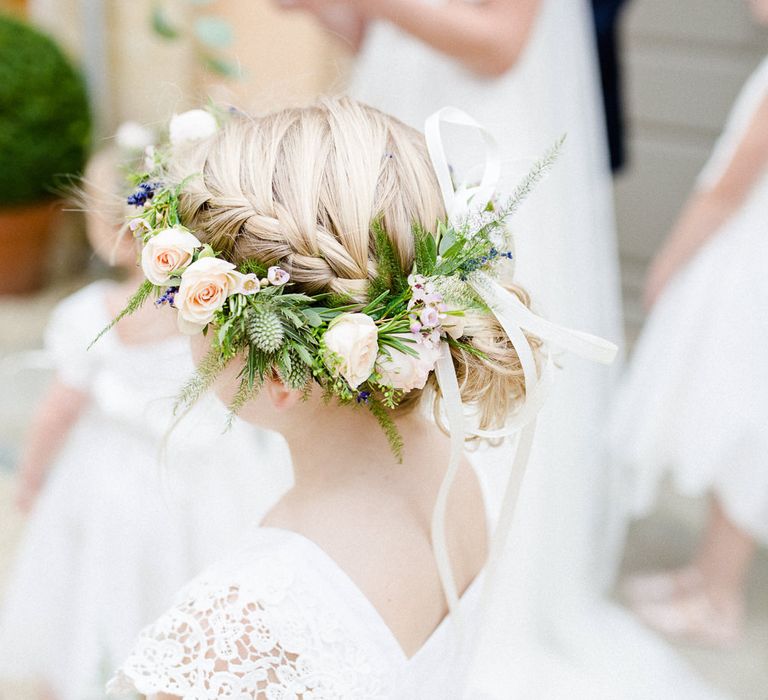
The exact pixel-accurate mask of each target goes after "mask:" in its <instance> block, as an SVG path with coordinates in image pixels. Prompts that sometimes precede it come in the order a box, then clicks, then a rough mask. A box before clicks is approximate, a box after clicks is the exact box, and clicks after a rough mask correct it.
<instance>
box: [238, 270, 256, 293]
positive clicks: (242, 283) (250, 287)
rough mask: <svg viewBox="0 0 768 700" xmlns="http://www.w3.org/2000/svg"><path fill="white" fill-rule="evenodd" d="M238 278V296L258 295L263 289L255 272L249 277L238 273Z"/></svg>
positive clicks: (249, 274)
mask: <svg viewBox="0 0 768 700" xmlns="http://www.w3.org/2000/svg"><path fill="white" fill-rule="evenodd" d="M236 277H237V289H236V290H235V291H236V292H237V293H238V294H256V292H258V291H259V290H260V289H261V282H259V277H258V275H255V274H254V273H253V272H249V273H248V274H247V275H244V274H242V273H240V272H238V273H237V275H236Z"/></svg>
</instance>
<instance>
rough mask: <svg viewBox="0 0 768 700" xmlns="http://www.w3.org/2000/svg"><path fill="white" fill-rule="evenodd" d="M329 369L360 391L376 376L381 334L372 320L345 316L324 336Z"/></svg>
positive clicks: (333, 323)
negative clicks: (366, 381)
mask: <svg viewBox="0 0 768 700" xmlns="http://www.w3.org/2000/svg"><path fill="white" fill-rule="evenodd" d="M323 339H324V341H325V347H326V356H325V358H324V361H325V364H326V367H328V369H330V370H331V372H333V373H334V374H335V375H336V376H338V375H341V376H342V377H344V379H346V380H347V382H348V383H349V386H351V387H352V388H353V389H357V387H359V386H360V385H361V384H362V383H363V382H364V381H365V380H366V379H368V377H370V376H371V373H372V372H373V366H374V365H375V364H376V357H377V355H378V353H379V331H378V329H377V328H376V324H375V323H374V321H373V319H372V318H371V317H370V316H366V315H365V314H342V315H341V316H337V317H336V318H335V319H334V320H333V321H332V322H331V325H330V326H328V330H327V331H326V332H325V335H324V336H323Z"/></svg>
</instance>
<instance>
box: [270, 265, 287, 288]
mask: <svg viewBox="0 0 768 700" xmlns="http://www.w3.org/2000/svg"><path fill="white" fill-rule="evenodd" d="M267 279H268V280H269V283H270V284H273V285H274V286H275V287H279V286H280V285H283V284H285V283H286V282H287V281H288V280H289V279H291V276H290V275H289V274H288V273H287V272H286V271H285V270H283V268H282V267H277V266H273V267H270V268H269V270H267Z"/></svg>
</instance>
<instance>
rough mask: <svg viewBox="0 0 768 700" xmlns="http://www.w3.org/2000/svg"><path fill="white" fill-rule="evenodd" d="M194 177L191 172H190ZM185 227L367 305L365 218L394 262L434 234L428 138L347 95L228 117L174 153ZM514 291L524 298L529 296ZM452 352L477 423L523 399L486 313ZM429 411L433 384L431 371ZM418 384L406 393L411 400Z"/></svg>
mask: <svg viewBox="0 0 768 700" xmlns="http://www.w3.org/2000/svg"><path fill="white" fill-rule="evenodd" d="M192 174H196V175H194V176H191V177H190V175H192ZM171 177H172V178H175V179H176V180H177V181H178V182H183V183H184V185H183V188H182V189H183V191H182V193H181V195H180V210H179V214H180V217H181V220H182V222H183V223H184V225H185V226H187V227H189V228H190V229H191V230H192V231H194V232H195V235H197V236H198V238H200V240H202V241H203V242H205V243H210V245H211V246H212V247H213V248H214V249H215V250H217V251H220V252H221V254H222V256H223V257H225V258H227V259H229V260H230V261H232V262H234V263H239V262H242V261H243V260H246V259H253V260H258V261H260V262H262V263H265V264H277V263H279V264H280V265H281V266H282V267H284V268H285V269H287V270H288V271H289V272H290V274H291V280H292V282H294V283H296V285H297V288H298V289H299V290H300V291H306V292H309V293H316V292H334V293H339V294H343V295H346V296H349V297H351V298H353V299H355V300H357V301H361V302H362V301H365V300H366V296H367V291H368V285H369V282H370V280H371V279H372V278H373V277H374V276H375V273H376V262H375V257H374V245H373V238H372V234H371V225H372V222H374V221H375V220H377V219H381V221H382V222H383V224H384V228H385V230H386V232H387V235H388V236H389V238H390V240H391V242H392V245H393V248H394V250H395V251H396V253H397V256H398V258H399V261H400V264H401V265H402V268H403V270H404V271H406V272H410V271H411V269H412V267H413V255H414V235H413V225H414V224H419V225H420V226H422V227H423V228H424V229H426V230H428V231H432V232H434V231H435V227H436V224H437V221H438V220H439V219H442V218H444V217H445V211H444V207H443V204H442V200H441V196H440V190H439V187H438V184H437V180H436V178H435V174H434V171H433V169H432V165H431V162H430V160H429V156H428V154H427V149H426V146H425V143H424V138H423V136H422V135H421V134H420V133H419V132H418V131H416V130H415V129H412V128H410V127H408V126H406V125H404V124H403V123H401V122H399V121H398V120H396V119H394V118H393V117H390V116H388V115H386V114H384V113H382V112H380V111H378V110H376V109H373V108H372V107H369V106H367V105H364V104H361V103H358V102H356V101H354V100H352V99H349V98H336V99H325V100H323V101H321V102H319V103H318V104H316V105H313V106H310V107H305V108H293V109H285V110H281V111H278V112H274V113H271V114H268V115H266V116H262V117H250V116H246V115H243V114H235V115H233V116H232V118H231V119H229V120H228V121H227V123H226V124H225V125H224V126H223V128H222V129H221V130H220V131H219V132H218V133H217V134H216V135H214V136H212V137H211V138H210V139H208V140H207V141H205V142H203V143H202V144H199V145H197V146H193V147H190V148H189V149H188V150H186V151H183V152H181V153H177V154H176V155H175V158H174V163H173V164H172V166H171ZM516 291H518V293H519V295H520V296H521V298H522V299H523V300H524V301H525V302H526V303H527V297H526V296H525V294H523V293H522V292H520V291H519V290H516ZM471 326H472V335H471V336H470V337H468V338H467V339H466V340H467V342H468V344H470V345H471V346H473V347H474V348H475V349H477V350H479V351H480V353H481V355H482V356H481V355H478V354H473V353H471V352H468V351H466V350H462V349H460V348H453V349H452V354H453V360H454V364H455V367H456V372H457V376H458V378H459V382H460V387H461V394H462V400H463V401H464V402H465V403H467V404H472V405H474V406H475V407H476V408H477V412H478V416H479V424H480V427H481V428H483V429H492V428H496V427H500V426H501V425H502V424H503V423H504V421H505V420H506V418H507V416H508V414H509V412H510V410H511V409H513V408H514V404H515V403H516V402H517V401H519V400H520V398H521V397H522V396H523V395H524V382H523V377H522V370H521V366H520V361H519V358H518V357H517V353H516V352H515V350H514V348H513V347H512V345H511V343H510V342H509V339H508V338H507V336H506V334H505V333H504V331H503V330H502V328H501V326H500V325H499V323H498V322H497V321H496V319H495V318H494V317H493V316H492V315H490V314H483V315H480V316H479V317H478V318H474V317H473V321H472V324H471ZM430 384H431V386H432V388H433V389H435V392H436V393H435V397H436V400H435V413H436V415H438V414H439V410H437V409H438V407H439V400H440V395H439V389H438V387H437V386H436V382H435V381H434V378H431V379H430ZM421 395H422V392H419V391H413V392H410V393H409V394H407V395H406V398H405V400H404V401H403V403H402V404H401V407H400V409H401V410H407V409H408V408H412V407H413V406H414V405H416V404H417V403H418V401H419V400H420V399H421Z"/></svg>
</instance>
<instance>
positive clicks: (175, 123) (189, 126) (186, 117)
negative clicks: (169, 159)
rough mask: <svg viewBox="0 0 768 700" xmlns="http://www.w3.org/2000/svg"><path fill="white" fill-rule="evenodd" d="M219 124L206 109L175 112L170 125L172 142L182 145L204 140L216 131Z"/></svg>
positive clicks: (169, 133)
mask: <svg viewBox="0 0 768 700" xmlns="http://www.w3.org/2000/svg"><path fill="white" fill-rule="evenodd" d="M217 129H218V125H217V124H216V119H215V118H214V116H213V115H212V114H210V112H206V111H205V110H204V109H190V110H189V111H188V112H183V113H182V114H174V115H173V117H172V118H171V123H170V124H169V126H168V135H169V137H170V139H171V144H172V145H174V146H182V145H184V144H188V143H194V142H195V141H202V140H203V139H206V138H208V137H209V136H211V135H212V134H215V133H216V130H217Z"/></svg>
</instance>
